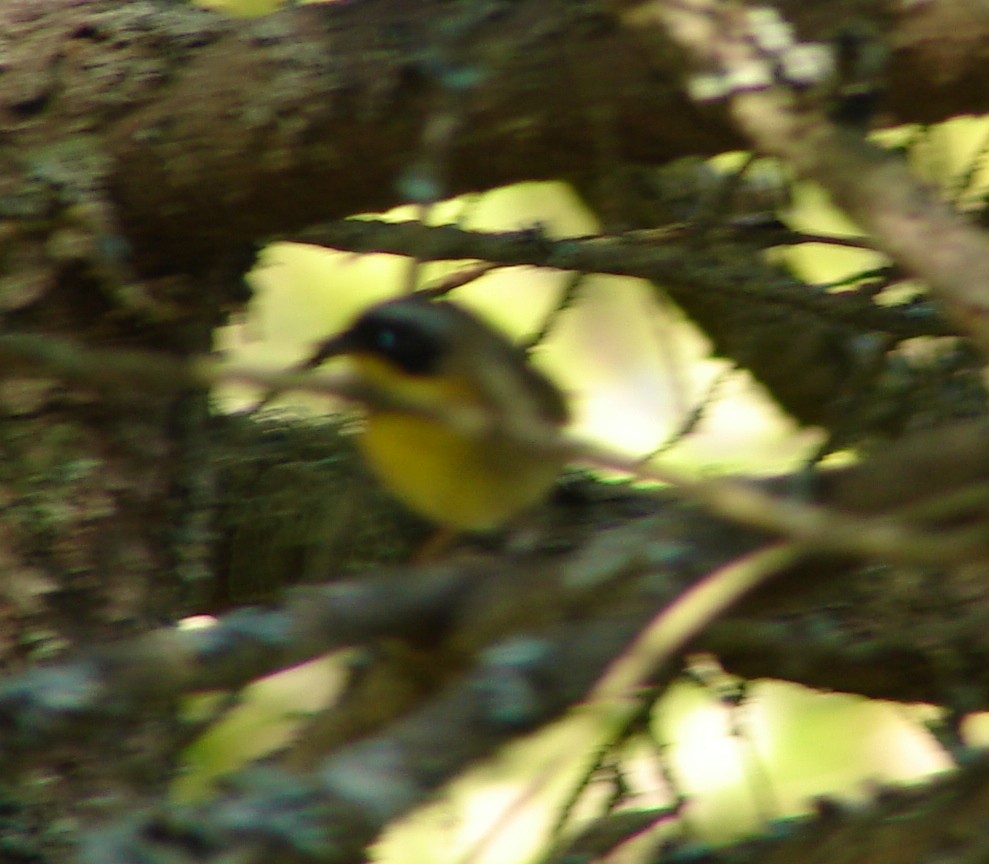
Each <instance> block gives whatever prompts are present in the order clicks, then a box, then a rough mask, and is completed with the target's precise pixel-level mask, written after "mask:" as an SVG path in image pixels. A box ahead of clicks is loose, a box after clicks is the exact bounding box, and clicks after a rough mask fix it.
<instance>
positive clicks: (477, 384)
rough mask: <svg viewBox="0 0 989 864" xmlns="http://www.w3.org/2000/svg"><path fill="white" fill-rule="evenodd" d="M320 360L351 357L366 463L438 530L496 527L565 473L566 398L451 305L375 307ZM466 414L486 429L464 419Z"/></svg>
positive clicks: (423, 302) (415, 299)
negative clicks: (362, 403)
mask: <svg viewBox="0 0 989 864" xmlns="http://www.w3.org/2000/svg"><path fill="white" fill-rule="evenodd" d="M317 356H318V358H319V359H320V360H324V359H326V358H329V357H335V356H344V357H346V358H347V359H348V360H349V362H350V364H351V368H352V371H353V372H354V374H355V375H356V377H357V379H358V380H359V381H360V382H362V383H364V384H367V385H368V387H369V392H370V395H369V399H368V402H367V404H366V424H365V428H364V431H363V434H362V435H361V437H360V439H359V442H360V449H361V451H362V453H363V455H364V458H365V459H366V460H367V463H368V464H369V466H370V467H371V469H372V470H373V471H374V473H375V474H376V475H377V476H378V478H379V479H380V480H381V482H382V484H384V485H385V486H386V487H387V488H388V489H390V490H391V491H392V492H393V493H394V494H395V496H396V497H397V498H399V500H401V501H402V502H403V503H405V504H406V506H408V507H409V508H410V509H412V510H414V511H416V512H417V513H419V514H421V515H422V516H425V517H427V518H428V519H431V520H432V521H434V522H436V523H438V524H439V525H441V526H444V527H446V528H452V529H455V530H461V531H463V530H466V531H485V530H490V529H494V528H498V527H500V526H502V525H504V524H505V523H506V522H507V521H508V520H510V519H511V518H512V517H513V516H515V515H517V514H519V513H520V512H521V511H523V510H525V509H526V508H527V507H529V506H530V505H533V504H535V503H536V502H538V501H539V500H540V499H541V498H542V497H543V496H544V495H545V494H546V493H547V492H548V491H549V489H550V487H551V486H552V485H553V483H554V481H555V480H556V477H557V475H558V474H559V472H560V470H561V468H562V467H563V464H564V462H565V455H564V450H563V448H562V447H560V446H552V442H551V439H552V437H553V435H554V433H555V432H557V431H559V430H560V429H561V428H562V427H563V426H564V425H565V424H566V422H567V420H568V412H567V407H566V403H565V401H564V399H563V396H562V394H561V393H560V391H559V390H558V389H557V387H556V386H555V385H554V384H553V383H552V382H550V380H549V379H548V378H546V377H545V376H544V375H543V374H542V373H540V372H538V371H537V370H536V369H535V368H533V367H532V366H531V365H530V364H529V362H528V360H527V358H526V355H525V353H524V352H523V351H522V350H521V349H519V348H517V347H516V346H515V345H513V344H512V343H511V342H509V341H508V340H507V339H506V338H505V337H504V336H503V335H501V334H500V333H498V332H496V331H495V330H494V329H492V328H491V327H490V326H489V325H487V324H485V323H484V322H482V321H481V320H480V319H479V318H477V317H476V316H474V315H473V314H471V313H469V312H467V311H465V310H464V309H462V308H460V307H459V306H456V305H454V304H453V303H450V302H447V301H442V300H435V301H434V300H429V299H426V298H425V297H424V296H421V295H410V296H405V297H401V298H399V299H397V300H390V301H387V302H385V303H381V304H379V305H377V306H373V307H371V308H370V309H368V310H367V311H365V312H364V313H363V314H361V315H360V316H359V317H358V318H357V320H356V321H354V322H353V323H352V324H351V325H350V326H349V327H348V328H347V329H346V330H344V331H343V332H342V333H339V334H338V335H336V336H333V337H331V338H330V339H329V340H327V341H326V342H324V343H323V344H322V345H321V346H320V348H319V351H318V355H317ZM374 394H378V396H379V398H378V399H375V398H374ZM458 412H459V415H458ZM468 414H469V415H470V416H471V417H473V418H474V419H475V420H479V421H480V422H476V423H469V422H461V421H465V420H466V419H467V415H468Z"/></svg>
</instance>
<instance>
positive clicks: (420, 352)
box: [370, 324, 440, 375]
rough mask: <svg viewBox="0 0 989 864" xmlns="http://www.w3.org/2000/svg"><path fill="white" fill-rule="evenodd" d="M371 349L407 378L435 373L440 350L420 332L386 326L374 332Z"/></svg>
mask: <svg viewBox="0 0 989 864" xmlns="http://www.w3.org/2000/svg"><path fill="white" fill-rule="evenodd" d="M370 341H371V348H372V349H373V351H374V352H375V353H376V354H379V355H380V356H381V357H383V358H385V359H387V360H390V361H391V362H392V363H394V364H395V365H396V366H398V368H399V369H401V370H402V371H403V372H407V373H408V374H410V375H428V374H429V373H431V372H433V371H434V370H435V369H436V365H437V363H438V361H439V357H440V346H439V345H438V344H437V341H436V339H435V338H433V337H432V335H431V334H429V333H424V332H422V331H421V330H420V329H419V328H416V327H413V326H409V327H405V326H399V325H397V324H389V325H384V326H380V327H376V328H374V332H373V334H372V338H371V340H370Z"/></svg>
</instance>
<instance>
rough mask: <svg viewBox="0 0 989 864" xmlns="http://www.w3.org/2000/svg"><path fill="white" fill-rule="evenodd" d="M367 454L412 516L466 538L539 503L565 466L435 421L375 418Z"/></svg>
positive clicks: (365, 439)
mask: <svg viewBox="0 0 989 864" xmlns="http://www.w3.org/2000/svg"><path fill="white" fill-rule="evenodd" d="M360 446H361V450H362V451H363V453H364V457H365V459H366V460H367V462H368V464H369V465H370V467H371V469H372V470H373V471H374V472H375V474H377V475H378V477H379V478H380V480H381V481H382V483H383V484H384V485H385V486H387V487H388V488H390V489H391V490H392V492H393V493H394V494H395V495H396V496H397V497H398V498H399V499H400V500H401V501H402V502H404V503H405V504H406V506H408V507H410V508H411V509H413V510H415V511H417V512H419V513H421V514H422V515H424V516H426V517H428V518H430V519H433V520H434V521H436V522H438V523H440V524H442V525H447V526H450V527H453V528H457V529H460V530H467V531H483V530H489V529H492V528H497V527H498V526H500V525H502V524H504V523H505V522H506V521H507V520H509V519H510V518H511V517H513V516H515V515H516V514H517V513H519V512H520V511H521V510H524V509H525V508H526V507H529V506H531V505H532V504H535V503H536V502H537V501H539V500H540V499H541V498H542V497H543V496H544V495H545V494H546V493H547V492H548V490H549V489H550V487H551V486H552V485H553V482H554V481H555V479H556V477H557V475H558V474H559V472H560V469H561V468H562V461H560V460H556V459H552V458H547V456H546V455H545V454H544V453H533V452H532V449H531V448H530V447H527V446H525V444H524V443H519V442H515V441H511V440H508V439H506V438H505V437H504V436H497V435H483V436H465V435H462V434H460V433H458V432H456V431H455V430H452V429H450V428H449V427H447V426H444V425H442V424H441V423H438V422H436V421H433V420H431V419H429V418H425V417H418V416H414V415H409V414H399V413H378V412H375V413H372V414H371V415H370V416H369V417H368V419H367V428H366V429H365V432H364V434H363V436H362V437H361V441H360Z"/></svg>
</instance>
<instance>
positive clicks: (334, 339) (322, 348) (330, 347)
mask: <svg viewBox="0 0 989 864" xmlns="http://www.w3.org/2000/svg"><path fill="white" fill-rule="evenodd" d="M356 348H357V344H356V343H355V341H354V337H353V333H352V331H350V330H344V331H343V332H342V333H337V334H336V336H331V337H330V338H329V339H324V340H323V341H322V342H320V343H319V345H317V346H316V350H315V352H313V356H312V358H311V359H310V360H309V361H308V362H307V363H306V365H307V366H308V367H309V368H314V367H316V366H318V365H319V364H320V363H322V362H323V361H324V360H329V359H330V358H331V357H340V356H342V355H344V354H351V353H353V351H354V350H355V349H356Z"/></svg>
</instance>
